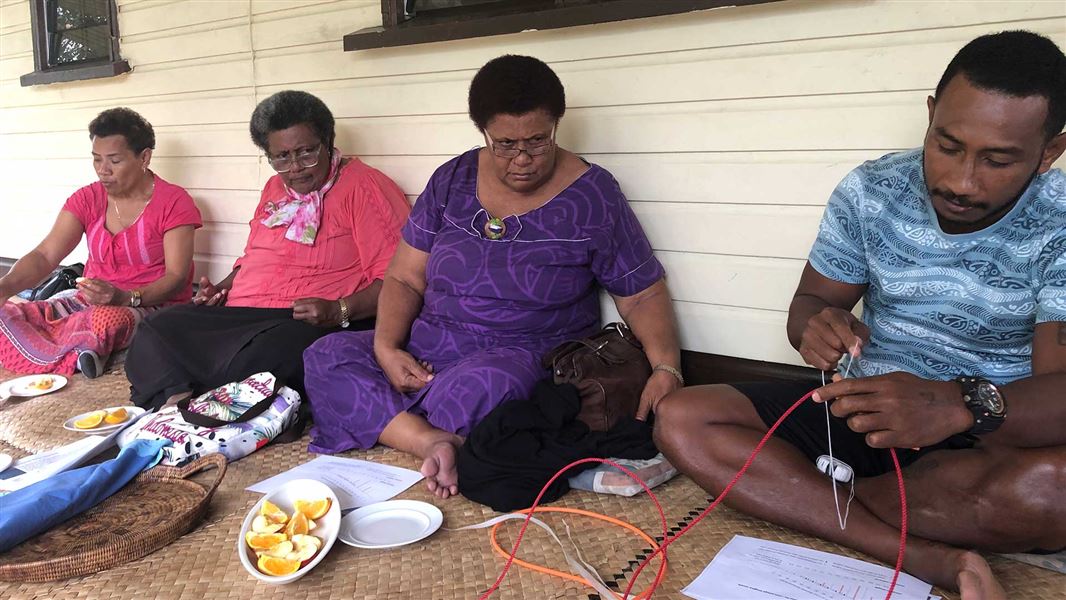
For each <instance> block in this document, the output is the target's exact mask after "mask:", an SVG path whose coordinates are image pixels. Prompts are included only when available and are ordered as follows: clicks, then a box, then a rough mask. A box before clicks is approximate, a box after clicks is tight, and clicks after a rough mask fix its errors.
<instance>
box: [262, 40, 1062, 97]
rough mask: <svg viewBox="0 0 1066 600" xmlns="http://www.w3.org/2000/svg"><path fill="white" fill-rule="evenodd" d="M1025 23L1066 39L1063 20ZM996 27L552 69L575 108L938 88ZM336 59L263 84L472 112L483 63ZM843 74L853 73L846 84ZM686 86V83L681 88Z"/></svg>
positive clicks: (295, 67) (306, 63)
mask: <svg viewBox="0 0 1066 600" xmlns="http://www.w3.org/2000/svg"><path fill="white" fill-rule="evenodd" d="M1012 26H1015V25H1012ZM1016 26H1017V27H1019V28H1025V29H1030V30H1033V31H1037V32H1040V33H1044V34H1046V35H1049V36H1051V37H1053V38H1056V37H1058V38H1061V39H1060V40H1059V41H1060V43H1064V42H1066V32H1063V31H1062V26H1061V23H1060V22H1058V20H1055V21H1051V20H1040V21H1030V22H1023V23H1017V24H1016ZM989 30H990V26H988V25H979V26H974V27H963V28H959V29H955V30H950V31H948V32H944V33H943V34H941V35H938V36H936V37H935V38H933V39H930V36H929V35H928V33H926V32H914V31H906V32H891V33H886V34H880V35H871V36H861V37H838V38H830V39H820V40H802V41H792V42H783V43H778V44H761V45H743V46H739V47H725V48H714V49H700V50H689V51H684V52H670V53H656V54H649V55H642V56H632V55H626V56H610V57H605V58H592V57H590V55H591V56H595V50H594V49H592V48H585V47H584V46H585V45H584V44H583V43H582V40H581V39H580V38H576V39H571V40H568V42H567V45H569V46H571V47H573V52H572V54H573V55H574V56H581V57H583V58H582V59H580V60H574V59H573V58H572V57H568V58H566V59H564V60H562V61H560V62H558V63H556V64H554V65H553V68H554V70H555V71H556V72H557V73H558V74H559V77H560V79H562V81H563V84H564V85H565V86H566V92H567V104H568V106H570V107H583V106H603V105H609V106H618V105H627V104H649V103H659V102H691V101H702V100H718V99H728V98H762V97H774V96H799V95H818V94H843V93H860V92H880V91H895V90H914V89H920V90H931V89H932V88H934V87H935V86H936V83H937V81H938V80H939V78H940V75H941V73H942V72H943V68H944V65H945V64H947V62H948V61H949V60H950V59H951V57H952V56H953V55H954V54H955V53H956V52H957V51H958V49H959V48H960V47H962V46H963V45H964V44H965V43H966V42H967V41H969V40H970V39H973V38H974V37H976V36H978V35H981V34H982V33H987V32H988V31H989ZM334 52H335V49H334V48H332V47H329V46H325V47H323V46H315V47H314V49H313V50H312V51H308V52H299V51H286V52H284V53H280V54H278V55H275V56H271V55H266V56H261V57H260V58H259V65H260V67H259V68H258V69H257V71H256V78H257V83H259V84H260V85H266V86H270V85H275V86H276V85H279V84H280V85H291V83H292V80H293V73H294V72H295V73H299V75H298V76H297V80H298V81H304V82H315V83H311V84H309V85H311V86H312V88H314V87H315V86H317V85H318V82H322V85H323V86H324V91H325V90H331V89H336V88H337V86H338V85H342V84H343V83H344V82H345V81H347V82H348V83H349V84H350V86H351V87H354V88H357V89H359V90H360V92H361V93H359V94H347V95H342V96H340V97H338V98H336V100H334V101H333V102H331V103H330V106H332V107H334V108H333V110H334V111H335V112H336V113H337V115H338V116H345V117H356V116H383V115H394V114H440V113H448V112H465V111H466V91H467V88H468V87H469V85H470V79H471V78H472V77H473V74H474V72H475V70H476V68H477V67H478V66H480V65H477V66H475V67H474V68H472V69H469V70H449V71H444V72H440V73H436V74H431V73H418V74H415V75H400V76H379V77H373V78H371V79H369V80H367V79H365V78H356V79H348V80H345V79H344V77H345V75H346V73H345V72H344V71H341V72H338V69H337V63H338V58H337V57H335V56H333V54H334ZM540 58H544V57H543V56H541V57H540ZM340 62H341V64H342V65H344V64H348V65H349V66H354V65H353V63H345V61H343V60H340ZM842 71H846V72H848V73H849V76H848V77H843V78H842V77H840V73H841V72H842ZM678 81H685V82H686V84H685V85H684V86H678V85H677V82H678ZM268 89H272V88H268Z"/></svg>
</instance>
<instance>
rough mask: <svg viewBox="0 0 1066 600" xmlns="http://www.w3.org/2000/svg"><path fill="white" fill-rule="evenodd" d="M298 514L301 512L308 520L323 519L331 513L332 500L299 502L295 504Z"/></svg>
mask: <svg viewBox="0 0 1066 600" xmlns="http://www.w3.org/2000/svg"><path fill="white" fill-rule="evenodd" d="M294 505H295V507H296V512H301V513H303V515H304V516H305V517H307V518H308V519H321V518H322V517H324V516H326V513H327V512H329V505H330V499H329V498H322V499H321V500H297V501H296V502H295V503H294Z"/></svg>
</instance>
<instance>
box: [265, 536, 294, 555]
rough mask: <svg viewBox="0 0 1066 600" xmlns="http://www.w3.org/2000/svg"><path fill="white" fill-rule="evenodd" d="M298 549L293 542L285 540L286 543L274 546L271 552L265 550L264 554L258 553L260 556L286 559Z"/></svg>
mask: <svg viewBox="0 0 1066 600" xmlns="http://www.w3.org/2000/svg"><path fill="white" fill-rule="evenodd" d="M295 548H296V546H294V545H293V543H292V542H290V541H289V540H285V541H284V542H282V543H280V544H278V545H277V546H274V547H273V548H271V549H269V550H263V551H262V552H256V554H257V555H259V556H273V557H274V558H286V557H287V556H288V555H289V554H291V553H292V551H293V550H294V549H295Z"/></svg>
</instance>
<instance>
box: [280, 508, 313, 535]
mask: <svg viewBox="0 0 1066 600" xmlns="http://www.w3.org/2000/svg"><path fill="white" fill-rule="evenodd" d="M308 531H310V529H309V528H308V527H307V517H305V516H304V514H303V513H302V512H295V513H293V514H292V518H291V519H289V524H288V525H286V526H285V533H286V535H288V536H289V537H294V536H297V535H306V534H307V532H308Z"/></svg>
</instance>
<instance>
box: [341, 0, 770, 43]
mask: <svg viewBox="0 0 1066 600" xmlns="http://www.w3.org/2000/svg"><path fill="white" fill-rule="evenodd" d="M779 1H780V0H654V1H649V0H509V1H508V2H505V3H504V2H501V3H498V4H479V5H473V6H461V7H455V8H448V9H439V10H433V11H429V12H428V13H426V14H424V15H419V14H415V16H413V17H410V18H408V19H406V20H404V19H403V18H402V17H401V15H403V14H404V12H405V11H404V4H405V2H406V0H381V16H382V26H381V27H367V28H364V29H360V30H359V31H355V32H352V33H349V34H348V35H346V36H344V51H345V52H351V51H355V50H367V49H371V48H389V47H394V46H407V45H412V44H424V43H428V42H440V41H446V40H461V39H467V38H474V37H482V36H490V35H504V34H508V33H518V32H520V31H525V30H527V29H535V30H542V29H558V28H561V27H575V26H578V25H592V24H595V23H610V22H614V21H624V20H627V19H641V18H645V17H657V16H662V15H672V14H678V13H685V12H692V11H697V10H707V9H711V8H722V7H728V6H745V5H750V4H763V3H767V2H779Z"/></svg>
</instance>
